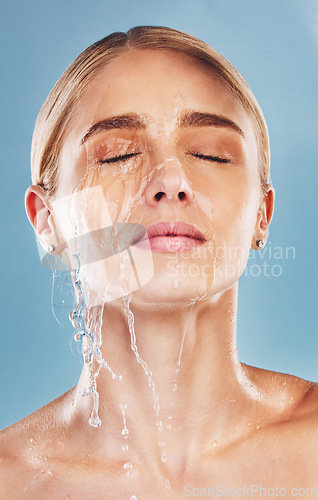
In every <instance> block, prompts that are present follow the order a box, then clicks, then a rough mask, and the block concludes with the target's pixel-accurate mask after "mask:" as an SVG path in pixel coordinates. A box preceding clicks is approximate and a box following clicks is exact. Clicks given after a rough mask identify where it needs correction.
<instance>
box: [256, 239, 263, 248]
mask: <svg viewBox="0 0 318 500" xmlns="http://www.w3.org/2000/svg"><path fill="white" fill-rule="evenodd" d="M264 245H265V242H264V240H256V246H257V247H258V248H263V246H264Z"/></svg>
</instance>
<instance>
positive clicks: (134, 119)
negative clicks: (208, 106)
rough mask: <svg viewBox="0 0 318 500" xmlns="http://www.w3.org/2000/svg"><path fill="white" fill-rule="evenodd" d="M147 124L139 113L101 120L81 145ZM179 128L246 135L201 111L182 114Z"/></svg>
mask: <svg viewBox="0 0 318 500" xmlns="http://www.w3.org/2000/svg"><path fill="white" fill-rule="evenodd" d="M146 125H147V122H146V121H145V119H144V118H142V117H141V116H140V115H138V114H137V113H128V114H125V115H118V116H113V117H111V118H106V119H105V120H101V121H99V122H97V123H95V124H94V125H92V126H91V127H90V128H89V129H88V130H87V132H86V133H85V135H84V136H83V138H82V140H81V145H82V144H84V142H86V141H87V139H88V138H89V137H91V136H92V135H94V134H98V133H99V132H102V131H104V130H111V129H116V128H117V129H128V130H140V129H145V128H146ZM179 126H180V127H181V128H186V127H225V128H231V129H232V130H234V131H236V132H238V133H239V134H240V135H241V136H242V137H244V133H243V131H242V129H241V128H240V127H239V126H238V125H237V124H236V123H235V122H233V121H232V120H230V119H229V118H227V117H226V116H223V115H217V114H213V113H202V112H200V111H185V112H183V113H182V114H181V117H180V120H179Z"/></svg>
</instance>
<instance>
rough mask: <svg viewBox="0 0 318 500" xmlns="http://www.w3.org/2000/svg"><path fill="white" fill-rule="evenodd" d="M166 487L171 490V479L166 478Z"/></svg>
mask: <svg viewBox="0 0 318 500" xmlns="http://www.w3.org/2000/svg"><path fill="white" fill-rule="evenodd" d="M165 488H166V490H170V481H169V479H166V482H165Z"/></svg>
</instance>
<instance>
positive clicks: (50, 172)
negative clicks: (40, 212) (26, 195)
mask: <svg viewBox="0 0 318 500" xmlns="http://www.w3.org/2000/svg"><path fill="white" fill-rule="evenodd" d="M133 48H136V49H154V50H172V51H175V52H181V53H183V54H188V55H190V56H192V57H194V58H195V59H196V60H197V61H199V62H201V63H203V64H204V65H205V66H207V67H208V68H209V69H210V70H211V71H212V72H213V74H215V75H216V76H217V77H219V78H220V79H221V80H223V81H224V82H225V83H226V85H227V87H228V88H229V89H230V90H231V91H232V92H234V94H235V95H236V96H237V97H238V99H239V100H240V101H241V103H242V105H243V106H244V108H245V109H246V110H247V111H248V112H249V114H250V116H251V117H252V118H253V121H254V124H255V126H256V130H255V133H256V138H257V142H258V157H259V165H258V168H259V173H260V179H261V186H262V189H263V191H264V192H265V193H266V183H267V181H268V177H269V169H270V150H269V137H268V132H267V126H266V122H265V119H264V116H263V113H262V110H261V108H260V106H259V104H258V102H257V100H256V98H255V96H254V94H253V93H252V91H251V89H250V87H249V86H248V84H247V83H246V81H245V80H244V79H243V77H242V76H241V75H240V73H239V72H238V71H237V70H236V69H235V68H234V67H233V66H232V64H231V63H230V62H229V61H228V60H227V59H226V58H225V57H223V56H222V55H221V54H219V53H218V52H217V51H216V50H214V49H213V48H212V47H210V46H209V45H208V44H206V43H204V42H202V41H201V40H199V39H198V38H195V37H193V36H191V35H188V34H186V33H183V32H181V31H177V30H174V29H171V28H166V27H159V26H137V27H134V28H132V29H130V30H129V31H128V32H127V33H123V32H116V33H112V34H111V35H109V36H107V37H105V38H103V39H102V40H99V41H98V42H96V43H93V44H92V45H91V46H90V47H88V48H87V49H86V50H84V52H82V53H81V54H80V55H79V56H78V57H77V58H76V59H75V61H74V62H73V63H72V64H71V65H70V66H69V67H68V68H67V70H66V71H65V72H64V73H63V75H62V76H61V78H60V79H59V80H58V81H57V83H56V84H55V86H54V88H53V89H52V91H51V92H50V94H49V95H48V97H47V99H46V101H45V102H44V104H43V106H42V108H41V111H40V113H39V115H38V118H37V121H36V124H35V129H34V133H33V140H32V149H31V171H32V182H33V184H37V185H40V186H42V187H43V189H44V190H45V191H46V192H47V194H48V195H49V196H52V195H53V194H54V192H55V190H56V187H57V173H58V159H59V153H60V148H61V144H62V138H63V133H64V131H65V129H66V126H67V123H68V119H69V118H70V116H71V114H72V110H73V109H74V107H75V105H76V103H77V101H78V99H79V98H80V97H81V96H82V95H83V91H84V90H85V88H86V87H87V86H88V85H89V84H90V83H91V81H92V80H93V79H94V78H95V77H96V75H97V74H98V72H100V71H101V70H102V69H103V68H104V67H105V65H107V64H108V63H109V62H110V61H112V60H113V59H114V58H115V57H117V56H119V55H120V54H122V53H123V52H124V51H127V50H129V49H133Z"/></svg>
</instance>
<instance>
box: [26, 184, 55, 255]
mask: <svg viewBox="0 0 318 500" xmlns="http://www.w3.org/2000/svg"><path fill="white" fill-rule="evenodd" d="M25 209H26V213H27V216H28V218H29V221H30V222H31V224H32V226H33V229H34V230H35V232H36V234H37V235H38V238H39V240H40V243H41V245H42V247H43V248H44V250H45V251H47V247H48V246H49V245H53V247H54V252H52V253H53V254H55V255H56V254H59V253H60V252H61V251H62V249H61V248H59V246H60V244H59V238H58V236H57V231H56V230H55V224H54V220H53V216H52V210H51V208H50V202H49V199H48V196H47V194H46V192H45V191H44V189H43V188H42V187H41V186H35V185H33V186H30V187H29V188H28V189H27V190H26V193H25Z"/></svg>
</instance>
